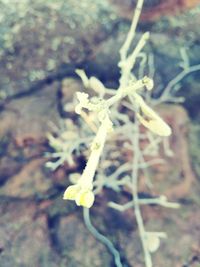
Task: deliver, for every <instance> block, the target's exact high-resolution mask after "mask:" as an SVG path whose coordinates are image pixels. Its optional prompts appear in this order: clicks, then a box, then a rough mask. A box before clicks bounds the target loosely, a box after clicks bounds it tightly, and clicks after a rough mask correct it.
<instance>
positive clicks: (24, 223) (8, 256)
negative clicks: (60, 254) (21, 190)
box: [0, 201, 58, 267]
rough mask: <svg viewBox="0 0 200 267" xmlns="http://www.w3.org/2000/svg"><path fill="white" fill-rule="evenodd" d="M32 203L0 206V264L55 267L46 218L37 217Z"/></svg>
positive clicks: (6, 266)
mask: <svg viewBox="0 0 200 267" xmlns="http://www.w3.org/2000/svg"><path fill="white" fill-rule="evenodd" d="M36 212H37V206H36V205H35V204H34V203H33V202H27V201H24V202H12V203H8V202H2V201H1V206H0V214H1V217H0V224H1V228H0V248H1V254H0V266H3V267H11V266H15V267H44V266H47V265H48V266H49V267H56V266H58V265H57V259H56V255H55V253H54V252H53V251H52V249H51V247H50V241H49V237H48V225H47V219H46V217H45V216H44V215H40V216H38V217H37V216H35V215H36Z"/></svg>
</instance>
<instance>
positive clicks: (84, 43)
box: [0, 0, 116, 98]
mask: <svg viewBox="0 0 200 267" xmlns="http://www.w3.org/2000/svg"><path fill="white" fill-rule="evenodd" d="M0 8H1V10H2V16H1V26H0V32H1V37H0V47H1V49H0V60H1V65H0V88H1V94H2V98H4V97H5V98H7V97H8V98H9V97H11V96H13V95H16V94H20V93H22V92H26V91H29V90H30V87H31V88H32V87H40V83H39V84H37V83H38V82H39V81H42V80H45V79H49V77H50V79H52V78H53V79H55V78H58V77H60V76H62V77H63V76H66V75H74V65H77V64H80V63H82V62H84V61H85V60H87V59H88V58H89V57H90V56H91V55H92V53H93V51H94V49H95V47H96V46H98V44H99V43H100V42H102V40H105V39H106V38H107V36H108V35H110V33H111V32H112V29H113V25H114V23H115V20H116V16H115V13H114V12H113V10H112V6H111V5H110V4H109V3H108V1H107V0H103V1H98V0H95V1H92V2H90V1H88V0H82V1H77V0H76V1H74V0H68V1H64V0H59V1H56V3H51V2H45V1H42V2H41V1H34V2H32V1H29V0H26V1H23V2H17V1H15V4H10V3H9V1H8V2H2V3H0Z"/></svg>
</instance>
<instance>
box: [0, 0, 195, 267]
mask: <svg viewBox="0 0 200 267" xmlns="http://www.w3.org/2000/svg"><path fill="white" fill-rule="evenodd" d="M135 5H136V0H123V1H122V0H93V1H91V0H80V1H78V0H34V1H31V0H0V266H1V267H47V266H48V267H62V266H63V267H64V266H67V267H78V266H79V267H90V266H92V267H114V266H115V264H114V262H113V258H112V256H111V255H110V254H109V252H108V251H107V249H106V248H105V246H104V245H102V244H100V243H99V242H98V241H97V240H96V239H95V238H94V237H93V236H92V235H91V234H90V233H89V231H88V230H87V229H86V227H85V225H84V222H83V219H82V210H81V208H79V207H77V206H75V204H74V203H72V202H69V203H67V204H66V202H65V201H63V200H62V195H63V192H64V190H65V188H66V186H67V185H68V184H69V181H68V175H69V174H71V173H74V172H77V170H78V171H81V170H82V169H83V167H84V166H82V165H83V164H82V163H80V160H79V161H77V162H76V164H74V165H69V164H68V163H65V164H64V165H63V166H62V167H59V168H58V169H56V170H55V171H54V172H52V171H50V170H49V169H47V168H45V162H46V161H47V160H48V159H47V158H45V156H44V155H45V152H51V151H52V149H51V148H50V147H49V145H48V141H47V137H46V135H47V133H48V132H51V131H53V130H52V127H50V124H54V125H57V126H59V125H60V121H61V120H63V119H64V118H67V117H68V116H69V114H67V113H66V112H65V110H64V105H65V103H69V102H70V101H72V98H73V95H74V93H75V92H76V91H78V90H80V88H82V87H81V86H82V85H81V82H80V80H79V79H78V78H77V75H76V74H75V69H76V68H83V69H85V71H86V73H87V74H88V76H91V75H93V76H96V77H98V78H99V79H100V80H101V81H102V82H103V83H104V84H105V85H106V86H108V87H112V88H117V86H118V79H119V69H118V67H117V63H118V61H119V53H118V51H119V48H120V47H121V45H122V44H123V41H124V39H125V37H126V34H127V32H128V29H129V27H130V23H131V19H132V14H133V12H134V8H135ZM144 31H150V33H151V36H150V41H149V42H148V44H147V46H146V48H145V51H146V52H148V53H151V55H152V59H153V61H151V63H149V64H151V65H150V67H151V68H150V69H151V74H152V75H154V81H155V91H154V97H155V98H156V97H158V96H159V95H160V94H161V93H162V90H163V88H165V87H166V85H167V84H168V83H169V82H170V81H171V80H172V79H174V77H176V76H177V75H178V74H179V73H180V72H181V70H182V69H181V66H180V62H181V61H182V58H183V57H185V56H186V57H187V58H188V59H189V62H190V66H194V65H198V64H200V1H199V0H146V1H144V8H143V11H142V15H141V18H140V22H139V25H138V28H137V35H136V40H138V38H139V37H140V36H141V34H142V33H143V32H144ZM133 46H134V44H133ZM136 65H137V64H136ZM136 71H137V67H136ZM144 72H145V73H146V72H147V70H144ZM146 74H148V73H146ZM199 92H200V71H194V72H191V73H189V74H188V75H186V76H185V77H184V79H183V80H182V81H181V83H180V88H179V91H178V92H177V93H176V92H175V93H176V94H177V95H178V96H184V97H185V102H184V103H181V104H173V105H172V104H170V105H168V104H166V105H165V106H162V107H161V113H162V117H163V118H165V119H166V120H167V121H168V122H169V123H170V125H171V126H172V128H173V136H172V138H171V147H172V150H173V151H174V157H173V158H166V161H167V164H166V165H165V166H164V167H163V166H157V167H154V169H153V170H152V176H153V178H152V179H153V183H154V185H155V191H156V192H159V193H160V194H165V195H166V196H167V197H168V198H169V199H170V200H173V201H177V202H180V203H181V204H182V205H181V208H180V209H178V210H171V209H166V208H161V207H155V206H154V207H152V206H147V207H144V208H142V214H143V218H144V222H145V225H146V228H148V229H150V230H155V228H156V230H158V231H159V230H161V231H165V232H166V233H167V234H168V239H167V240H166V241H165V242H163V243H162V244H161V249H160V250H159V251H158V252H156V253H155V254H153V262H154V263H155V266H159V267H166V266H169V267H171V266H173V267H199V266H200V223H199V222H200V209H199V205H200V199H199V194H200V167H199V166H200V165H199V163H200V153H199V149H200V146H199V144H200V125H199V120H200V96H199ZM140 194H141V195H142V194H143V195H144V194H145V192H143V188H142V187H141V192H140ZM116 198H117V196H116V193H115V192H112V191H111V190H109V189H105V190H104V191H103V192H102V193H101V194H100V195H99V196H98V197H97V199H96V202H95V205H94V207H93V208H92V211H91V217H92V220H93V223H94V225H95V226H96V227H97V228H98V229H99V230H100V231H101V232H102V233H103V234H105V235H106V236H107V237H109V239H110V240H112V242H113V243H114V244H115V246H116V247H117V249H118V250H119V252H120V254H121V257H122V260H123V264H124V267H133V266H134V267H142V266H144V263H143V255H142V249H141V245H140V240H139V236H138V232H137V226H136V223H135V217H134V212H133V211H132V210H130V211H126V212H124V213H120V212H118V211H115V210H112V209H111V208H108V207H107V205H106V203H107V201H108V200H115V199H116ZM124 199H125V200H128V199H130V195H128V194H125V195H124Z"/></svg>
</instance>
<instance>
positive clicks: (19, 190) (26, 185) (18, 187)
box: [0, 158, 52, 198]
mask: <svg viewBox="0 0 200 267" xmlns="http://www.w3.org/2000/svg"><path fill="white" fill-rule="evenodd" d="M45 161H46V159H44V158H43V159H34V160H32V161H30V162H28V163H27V164H25V165H24V167H23V168H22V169H21V171H19V172H18V173H17V174H15V175H13V176H11V177H9V180H8V181H7V182H6V183H5V184H4V185H3V186H2V187H1V188H0V196H7V197H16V198H27V197H33V196H42V195H43V194H44V193H46V192H47V191H48V190H50V189H51V187H52V180H51V179H50V178H49V177H46V175H45V173H44V171H42V170H43V169H44V163H45Z"/></svg>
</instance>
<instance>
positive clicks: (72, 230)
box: [57, 216, 111, 267]
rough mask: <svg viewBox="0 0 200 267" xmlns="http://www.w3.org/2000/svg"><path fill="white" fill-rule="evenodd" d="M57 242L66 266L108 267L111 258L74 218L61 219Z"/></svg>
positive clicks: (102, 246) (81, 223)
mask: <svg viewBox="0 0 200 267" xmlns="http://www.w3.org/2000/svg"><path fill="white" fill-rule="evenodd" d="M57 240H58V242H59V246H60V249H61V252H62V254H63V255H65V260H63V263H65V264H66V265H67V266H69V267H72V266H81V267H88V266H94V267H100V266H110V264H111V256H110V255H109V253H108V251H107V249H106V248H105V246H104V245H102V244H101V243H99V241H97V240H96V239H95V238H94V237H93V236H92V235H91V233H90V232H89V231H88V229H87V228H86V227H85V226H84V224H83V221H82V219H78V218H77V217H75V216H67V217H65V218H64V217H61V219H60V223H59V226H58V232H57Z"/></svg>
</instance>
